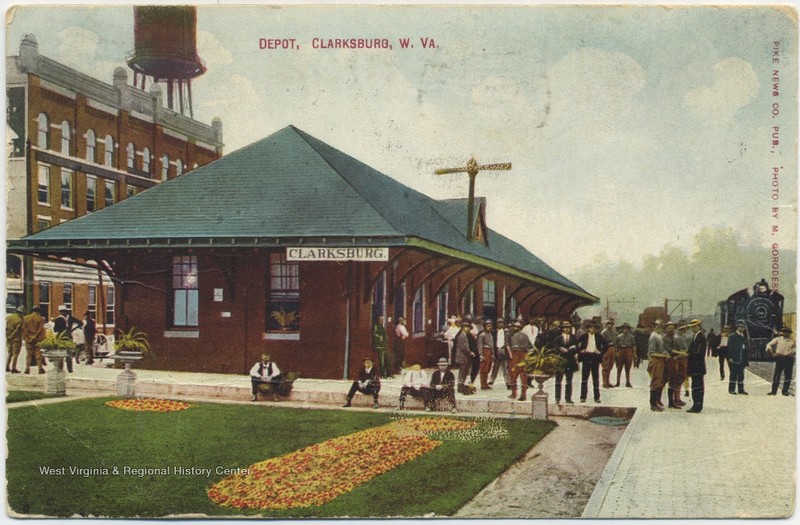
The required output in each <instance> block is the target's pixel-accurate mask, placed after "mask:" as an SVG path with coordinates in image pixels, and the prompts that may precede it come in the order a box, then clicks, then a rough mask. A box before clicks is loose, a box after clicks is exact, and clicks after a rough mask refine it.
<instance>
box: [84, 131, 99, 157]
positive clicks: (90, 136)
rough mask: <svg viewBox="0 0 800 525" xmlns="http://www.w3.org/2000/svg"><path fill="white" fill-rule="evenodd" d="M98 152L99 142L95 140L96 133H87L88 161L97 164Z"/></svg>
mask: <svg viewBox="0 0 800 525" xmlns="http://www.w3.org/2000/svg"><path fill="white" fill-rule="evenodd" d="M96 150H97V140H95V136H94V131H92V130H91V129H90V130H87V131H86V160H88V161H89V162H95V151H96Z"/></svg>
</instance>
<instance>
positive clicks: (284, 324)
mask: <svg viewBox="0 0 800 525" xmlns="http://www.w3.org/2000/svg"><path fill="white" fill-rule="evenodd" d="M269 315H270V317H272V318H273V319H275V322H276V323H278V326H280V328H281V330H291V329H292V328H293V327H294V326H295V324H296V323H298V322H299V321H300V316H299V315H298V313H297V312H295V311H294V310H289V311H288V312H287V311H286V310H284V309H283V308H280V309H278V310H273V311H272V312H270V314H269Z"/></svg>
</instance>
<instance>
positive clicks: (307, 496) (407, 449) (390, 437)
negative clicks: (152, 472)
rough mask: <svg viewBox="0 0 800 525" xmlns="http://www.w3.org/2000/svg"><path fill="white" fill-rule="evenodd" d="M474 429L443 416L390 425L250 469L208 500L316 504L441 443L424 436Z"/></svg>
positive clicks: (255, 505)
mask: <svg viewBox="0 0 800 525" xmlns="http://www.w3.org/2000/svg"><path fill="white" fill-rule="evenodd" d="M476 425H477V423H476V422H474V421H461V420H456V419H447V418H413V419H403V420H400V421H395V422H392V423H389V424H387V425H383V426H380V427H376V428H371V429H368V430H362V431H361V432H356V433H354V434H349V435H347V436H342V437H338V438H334V439H329V440H327V441H323V442H322V443H317V444H315V445H311V446H310V447H306V448H303V449H301V450H298V451H295V452H291V453H289V454H286V455H284V456H280V457H277V458H272V459H268V460H266V461H262V462H260V463H256V464H254V465H251V466H250V467H248V468H247V469H245V470H246V473H243V474H234V475H232V476H228V477H226V478H224V479H222V480H221V481H219V482H217V483H215V484H213V485H211V487H209V489H208V497H209V498H210V499H211V501H213V502H214V503H216V504H217V505H223V506H227V507H233V508H236V509H260V510H267V509H269V510H275V509H291V508H300V507H311V506H319V505H322V504H324V503H327V502H328V501H331V500H332V499H334V498H336V497H338V496H341V495H342V494H344V493H346V492H350V491H351V490H353V489H354V488H356V487H358V486H359V485H362V484H364V483H366V482H368V481H369V480H371V479H372V478H374V477H376V476H379V475H380V474H383V473H385V472H388V471H390V470H392V469H393V468H395V467H397V466H399V465H402V464H403V463H406V462H408V461H411V460H412V459H414V458H416V457H419V456H421V455H423V454H426V453H427V452H430V451H431V450H433V449H435V448H436V447H438V446H439V445H441V444H442V441H437V440H434V439H431V438H429V437H427V436H426V434H429V433H435V432H448V431H454V430H464V429H468V428H472V427H474V426H476Z"/></svg>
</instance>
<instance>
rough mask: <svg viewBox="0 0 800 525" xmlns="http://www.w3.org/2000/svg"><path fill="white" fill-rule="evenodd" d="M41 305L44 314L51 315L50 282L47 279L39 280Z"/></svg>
mask: <svg viewBox="0 0 800 525" xmlns="http://www.w3.org/2000/svg"><path fill="white" fill-rule="evenodd" d="M39 306H40V307H41V308H42V315H43V316H45V317H50V283H49V282H47V281H39Z"/></svg>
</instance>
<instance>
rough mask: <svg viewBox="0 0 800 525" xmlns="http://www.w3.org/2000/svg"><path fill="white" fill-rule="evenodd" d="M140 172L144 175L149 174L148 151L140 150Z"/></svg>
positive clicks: (147, 149)
mask: <svg viewBox="0 0 800 525" xmlns="http://www.w3.org/2000/svg"><path fill="white" fill-rule="evenodd" d="M142 171H143V172H145V173H148V174H149V173H150V149H149V148H144V150H142Z"/></svg>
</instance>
